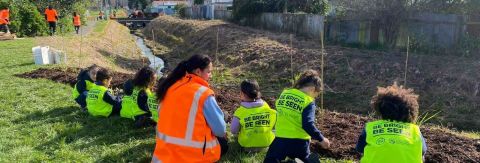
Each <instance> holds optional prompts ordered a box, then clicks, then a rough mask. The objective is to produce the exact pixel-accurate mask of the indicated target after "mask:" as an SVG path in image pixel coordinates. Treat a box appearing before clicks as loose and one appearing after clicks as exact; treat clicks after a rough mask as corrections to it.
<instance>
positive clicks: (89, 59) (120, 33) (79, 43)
mask: <svg viewBox="0 0 480 163" xmlns="http://www.w3.org/2000/svg"><path fill="white" fill-rule="evenodd" d="M129 33H130V32H129V29H128V28H126V27H125V26H122V25H121V24H119V23H117V22H115V21H108V23H107V25H106V27H105V28H104V29H101V30H100V32H91V33H90V34H87V35H85V36H80V35H74V36H70V37H57V36H54V37H39V38H37V39H36V40H37V44H38V45H40V46H50V47H52V48H54V49H57V50H62V51H65V52H66V53H67V56H68V59H67V65H68V66H69V67H87V66H90V65H91V64H97V65H102V66H104V67H107V68H110V69H113V70H116V71H120V72H129V73H132V72H134V71H135V70H138V69H139V68H140V67H142V65H143V62H144V61H145V62H147V61H148V60H147V59H142V57H141V54H140V49H138V47H137V45H136V43H135V40H134V39H133V37H132V36H131V35H130V34H129Z"/></svg>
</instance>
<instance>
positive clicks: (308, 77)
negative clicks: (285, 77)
mask: <svg viewBox="0 0 480 163" xmlns="http://www.w3.org/2000/svg"><path fill="white" fill-rule="evenodd" d="M321 92H322V79H320V76H319V75H318V72H317V71H314V70H307V71H305V72H304V73H303V74H302V75H301V76H300V78H299V79H298V80H297V81H296V83H295V85H294V88H291V89H286V90H284V91H283V92H282V94H281V95H280V97H279V98H278V99H277V101H276V103H275V105H276V109H277V123H276V125H275V140H273V143H272V144H271V145H270V148H269V149H268V152H267V156H266V157H265V160H264V162H265V163H277V162H281V161H283V160H285V159H286V157H288V158H290V159H295V158H297V159H300V160H302V161H303V162H306V163H309V162H319V160H318V158H316V159H312V158H311V156H310V139H314V140H317V141H319V142H320V145H321V146H322V147H323V148H329V147H330V141H329V140H328V139H327V138H325V137H323V135H322V133H321V132H320V130H318V129H317V127H316V126H315V109H316V106H315V97H317V96H318V95H319V94H320V93H321Z"/></svg>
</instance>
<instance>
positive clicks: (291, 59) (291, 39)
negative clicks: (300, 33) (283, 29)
mask: <svg viewBox="0 0 480 163" xmlns="http://www.w3.org/2000/svg"><path fill="white" fill-rule="evenodd" d="M290 73H291V75H292V87H293V85H294V83H295V74H294V73H293V34H290Z"/></svg>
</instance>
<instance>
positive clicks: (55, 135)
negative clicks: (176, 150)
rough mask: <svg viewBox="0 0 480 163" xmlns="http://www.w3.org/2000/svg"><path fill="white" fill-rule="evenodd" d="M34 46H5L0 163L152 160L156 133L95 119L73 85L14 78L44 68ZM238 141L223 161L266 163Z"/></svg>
mask: <svg viewBox="0 0 480 163" xmlns="http://www.w3.org/2000/svg"><path fill="white" fill-rule="evenodd" d="M33 46H36V45H35V42H34V40H33V39H23V40H13V41H3V42H0V49H3V51H1V52H2V53H1V55H0V65H1V66H0V71H1V72H2V73H1V74H0V88H1V89H0V103H1V104H2V106H1V109H0V117H1V118H0V125H1V126H2V127H1V128H0V133H2V134H0V162H65V161H67V162H149V161H150V159H151V153H152V152H153V149H154V145H155V140H154V136H155V130H154V128H147V129H134V128H133V123H132V122H131V121H130V120H127V119H121V118H119V117H113V118H94V117H91V116H89V115H88V114H87V113H85V112H82V111H81V110H80V108H79V107H78V106H77V105H76V103H75V102H74V101H73V100H72V99H71V97H70V96H71V90H72V88H71V87H70V86H67V85H64V84H59V83H55V82H52V81H50V80H44V79H22V78H17V77H14V76H13V75H14V74H18V73H23V72H28V71H32V70H34V69H37V68H39V67H44V66H37V65H34V63H33V57H32V54H31V47H33ZM233 141H234V139H233V138H231V139H230V143H231V144H230V145H231V147H230V152H229V153H228V154H227V156H225V158H223V159H222V162H261V161H262V160H263V158H264V156H265V153H259V154H246V153H242V152H240V148H239V146H238V144H236V143H234V142H233ZM331 161H332V162H334V160H325V161H324V162H331Z"/></svg>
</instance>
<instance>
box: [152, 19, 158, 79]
mask: <svg viewBox="0 0 480 163" xmlns="http://www.w3.org/2000/svg"><path fill="white" fill-rule="evenodd" d="M152 41H153V48H152V55H153V56H155V49H156V41H155V32H153V28H152ZM156 62H157V60H156V59H155V58H153V66H154V67H155V71H157V69H158V67H157V63H156Z"/></svg>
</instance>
